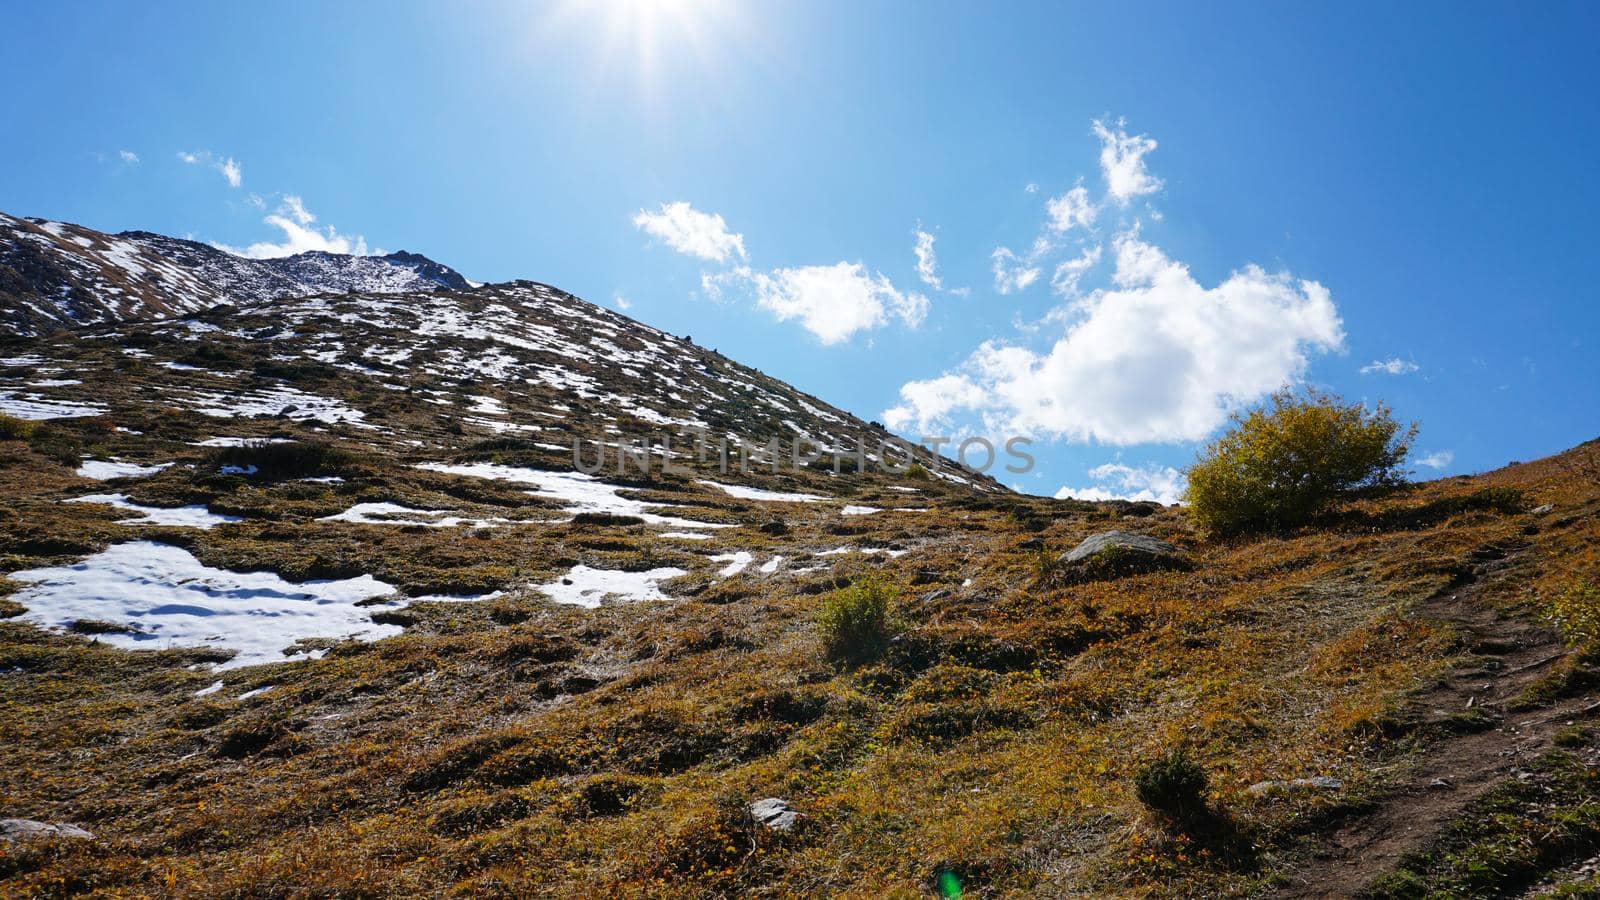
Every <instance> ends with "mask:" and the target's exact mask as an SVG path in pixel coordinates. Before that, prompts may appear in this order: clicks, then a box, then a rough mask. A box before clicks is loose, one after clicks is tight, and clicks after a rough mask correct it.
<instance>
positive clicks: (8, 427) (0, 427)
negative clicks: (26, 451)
mask: <svg viewBox="0 0 1600 900" xmlns="http://www.w3.org/2000/svg"><path fill="white" fill-rule="evenodd" d="M36 427H38V426H36V425H34V423H32V422H29V421H28V420H27V419H19V418H17V417H16V416H6V415H0V441H25V440H27V439H29V438H31V437H33V431H34V429H35V428H36Z"/></svg>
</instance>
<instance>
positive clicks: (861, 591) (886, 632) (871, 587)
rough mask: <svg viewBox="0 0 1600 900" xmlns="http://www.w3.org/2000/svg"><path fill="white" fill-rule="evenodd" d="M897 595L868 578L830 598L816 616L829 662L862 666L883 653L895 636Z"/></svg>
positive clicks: (885, 583)
mask: <svg viewBox="0 0 1600 900" xmlns="http://www.w3.org/2000/svg"><path fill="white" fill-rule="evenodd" d="M894 593H895V591H894V588H893V587H892V586H891V585H890V584H889V583H888V582H887V581H884V580H882V579H879V578H872V577H868V578H862V579H859V580H857V581H856V582H855V583H853V584H851V585H850V586H849V587H845V588H841V589H839V590H837V591H834V592H833V593H832V594H830V595H828V597H827V598H826V599H824V600H823V601H822V610H821V611H820V612H819V613H818V615H817V624H818V625H820V626H821V628H822V641H823V645H824V646H825V647H826V648H827V652H828V658H829V659H832V660H835V661H840V662H859V661H862V660H866V659H871V658H872V657H874V656H876V655H878V654H879V653H880V652H882V650H883V648H884V646H885V645H886V644H887V643H888V642H889V638H890V636H891V635H892V634H893V632H894V626H893V624H892V622H891V621H890V615H891V606H892V604H893V601H894Z"/></svg>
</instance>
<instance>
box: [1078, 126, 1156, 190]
mask: <svg viewBox="0 0 1600 900" xmlns="http://www.w3.org/2000/svg"><path fill="white" fill-rule="evenodd" d="M1126 128H1127V122H1126V121H1125V120H1123V119H1118V120H1117V121H1115V122H1112V123H1109V124H1108V123H1107V122H1106V121H1105V120H1103V119H1096V120H1095V121H1094V123H1093V129H1094V134H1095V137H1098V138H1099V139H1100V175H1101V177H1103V178H1104V179H1105V182H1106V193H1107V194H1109V195H1110V196H1111V197H1112V199H1114V200H1116V201H1117V202H1118V203H1122V204H1126V203H1127V202H1128V201H1129V200H1132V199H1133V198H1134V197H1142V196H1144V195H1146V194H1154V193H1155V192H1156V191H1159V190H1161V179H1159V178H1156V177H1155V176H1154V175H1151V174H1150V171H1149V170H1148V169H1146V168H1145V164H1144V157H1145V154H1147V153H1150V152H1151V151H1153V150H1155V149H1156V142H1155V140H1154V139H1153V138H1149V137H1146V136H1144V135H1142V134H1136V135H1130V134H1128V132H1127V131H1126V130H1125V129H1126Z"/></svg>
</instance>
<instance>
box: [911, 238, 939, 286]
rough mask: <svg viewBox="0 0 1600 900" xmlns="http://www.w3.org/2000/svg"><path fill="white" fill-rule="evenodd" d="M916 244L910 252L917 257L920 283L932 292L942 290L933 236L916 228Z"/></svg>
mask: <svg viewBox="0 0 1600 900" xmlns="http://www.w3.org/2000/svg"><path fill="white" fill-rule="evenodd" d="M916 233H917V244H916V246H915V247H912V248H911V252H912V253H915V254H916V256H917V277H918V278H921V279H922V283H923V284H925V285H927V286H928V287H931V288H933V289H934V290H936V291H938V290H943V289H944V285H943V283H942V282H941V281H940V280H939V257H938V255H937V254H935V253H934V252H933V235H932V234H930V233H928V232H926V231H923V230H922V228H921V227H920V226H919V227H918V228H917V232H916Z"/></svg>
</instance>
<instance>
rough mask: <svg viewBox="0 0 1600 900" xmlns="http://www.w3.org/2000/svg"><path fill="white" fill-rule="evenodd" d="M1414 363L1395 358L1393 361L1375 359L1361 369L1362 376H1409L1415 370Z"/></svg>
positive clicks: (1415, 365)
mask: <svg viewBox="0 0 1600 900" xmlns="http://www.w3.org/2000/svg"><path fill="white" fill-rule="evenodd" d="M1417 368H1418V366H1417V364H1416V363H1414V362H1412V361H1411V360H1409V359H1401V358H1400V357H1398V356H1396V357H1394V358H1393V359H1375V360H1373V361H1372V362H1371V363H1368V364H1367V365H1364V366H1362V367H1361V374H1363V375H1409V374H1411V373H1412V372H1415V371H1416V370H1417Z"/></svg>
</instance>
